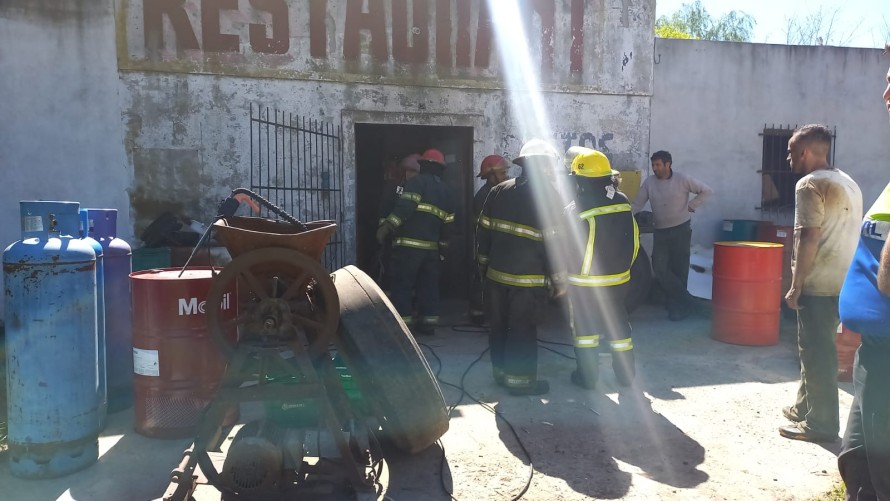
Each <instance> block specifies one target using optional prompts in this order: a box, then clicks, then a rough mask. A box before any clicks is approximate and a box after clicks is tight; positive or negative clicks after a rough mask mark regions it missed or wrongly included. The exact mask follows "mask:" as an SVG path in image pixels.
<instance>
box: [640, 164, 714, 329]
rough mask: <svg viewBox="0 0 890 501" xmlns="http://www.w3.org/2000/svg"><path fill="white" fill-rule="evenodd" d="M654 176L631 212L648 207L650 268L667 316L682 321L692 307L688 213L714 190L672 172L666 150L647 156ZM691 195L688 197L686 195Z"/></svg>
mask: <svg viewBox="0 0 890 501" xmlns="http://www.w3.org/2000/svg"><path fill="white" fill-rule="evenodd" d="M650 160H651V161H652V171H653V172H654V173H655V175H654V176H649V177H647V178H646V180H645V181H643V184H642V186H640V191H639V193H637V197H636V199H635V200H634V202H633V212H634V214H636V213H637V212H639V211H641V210H643V208H644V207H645V206H646V203H647V202H648V203H649V205H650V206H651V207H652V219H653V220H654V223H655V235H654V241H653V245H652V268H653V270H654V271H655V277H656V278H657V279H658V282H659V284H661V287H662V288H663V289H664V291H665V295H666V298H667V309H668V318H669V319H671V320H675V321H676V320H683V319H684V318H686V317H687V316H689V313H690V311H691V309H692V298H691V296H690V295H689V292H688V291H687V284H688V281H689V247H690V243H691V241H692V226H691V223H690V219H691V213H693V212H695V210H696V209H698V208H699V207H701V206H702V204H704V203H705V201H706V200H707V199H708V198H709V197H710V196H711V195H712V194H713V193H714V192H713V190H711V188H709V187H708V186H707V185H706V184H705V183H702V182H701V181H698V180H697V179H693V178H692V177H690V176H687V175H686V174H683V173H681V172H674V170H673V169H672V167H671V165H672V164H673V159H672V158H671V154H670V153H668V152H667V151H656V152H655V153H653V154H652V157H651V158H650ZM690 194H692V195H695V196H694V197H693V198H692V199H691V200H690V198H689V195H690Z"/></svg>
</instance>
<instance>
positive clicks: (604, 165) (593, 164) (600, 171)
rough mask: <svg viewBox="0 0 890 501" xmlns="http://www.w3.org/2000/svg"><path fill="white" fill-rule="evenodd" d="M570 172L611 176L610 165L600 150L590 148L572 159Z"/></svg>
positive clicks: (585, 175) (577, 174) (587, 175)
mask: <svg viewBox="0 0 890 501" xmlns="http://www.w3.org/2000/svg"><path fill="white" fill-rule="evenodd" d="M572 174H573V175H575V176H581V177H611V176H612V166H611V165H610V164H609V159H608V158H606V155H604V154H603V153H602V152H601V151H596V150H590V151H589V152H583V153H581V154H580V155H577V156H576V157H575V159H574V160H572Z"/></svg>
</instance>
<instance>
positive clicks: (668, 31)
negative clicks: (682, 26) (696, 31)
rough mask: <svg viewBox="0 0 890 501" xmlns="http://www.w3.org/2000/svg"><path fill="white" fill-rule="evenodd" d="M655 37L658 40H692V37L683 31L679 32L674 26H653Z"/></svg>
mask: <svg viewBox="0 0 890 501" xmlns="http://www.w3.org/2000/svg"><path fill="white" fill-rule="evenodd" d="M655 36H657V37H660V38H682V39H689V38H692V35H690V34H689V33H686V32H685V31H680V30H679V29H677V27H676V26H671V25H664V26H658V25H656V26H655Z"/></svg>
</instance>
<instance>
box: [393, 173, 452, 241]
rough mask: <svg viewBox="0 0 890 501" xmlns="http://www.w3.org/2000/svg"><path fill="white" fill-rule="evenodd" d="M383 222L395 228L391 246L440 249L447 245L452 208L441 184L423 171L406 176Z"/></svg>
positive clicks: (440, 180)
mask: <svg viewBox="0 0 890 501" xmlns="http://www.w3.org/2000/svg"><path fill="white" fill-rule="evenodd" d="M386 222H387V223H388V224H390V225H392V226H393V227H394V228H395V229H396V230H395V235H394V236H395V238H394V239H393V246H394V247H410V248H412V249H423V250H440V248H443V247H445V246H447V245H448V237H449V233H450V227H451V223H453V222H454V208H453V201H452V199H451V197H450V196H449V194H448V190H447V189H446V187H445V183H443V182H442V179H441V178H440V177H438V176H435V175H433V174H430V173H423V172H421V174H419V175H417V176H415V177H413V178H411V179H409V180H408V182H407V183H405V189H404V190H403V191H402V195H401V196H400V197H399V200H398V201H397V202H396V205H395V208H393V210H392V212H390V213H389V215H388V216H387V217H386Z"/></svg>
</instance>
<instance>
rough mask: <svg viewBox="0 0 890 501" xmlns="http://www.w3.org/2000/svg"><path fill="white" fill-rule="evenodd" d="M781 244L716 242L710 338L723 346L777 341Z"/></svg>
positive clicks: (762, 343)
mask: <svg viewBox="0 0 890 501" xmlns="http://www.w3.org/2000/svg"><path fill="white" fill-rule="evenodd" d="M782 247H783V246H782V245H781V244H776V243H770V242H715V243H714V282H713V287H712V292H711V299H712V305H713V317H712V318H713V322H712V325H711V337H713V338H714V339H716V340H718V341H723V342H725V343H732V344H741V345H747V346H769V345H773V344H776V343H778V342H779V318H780V314H781V304H782V288H781V286H782Z"/></svg>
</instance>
